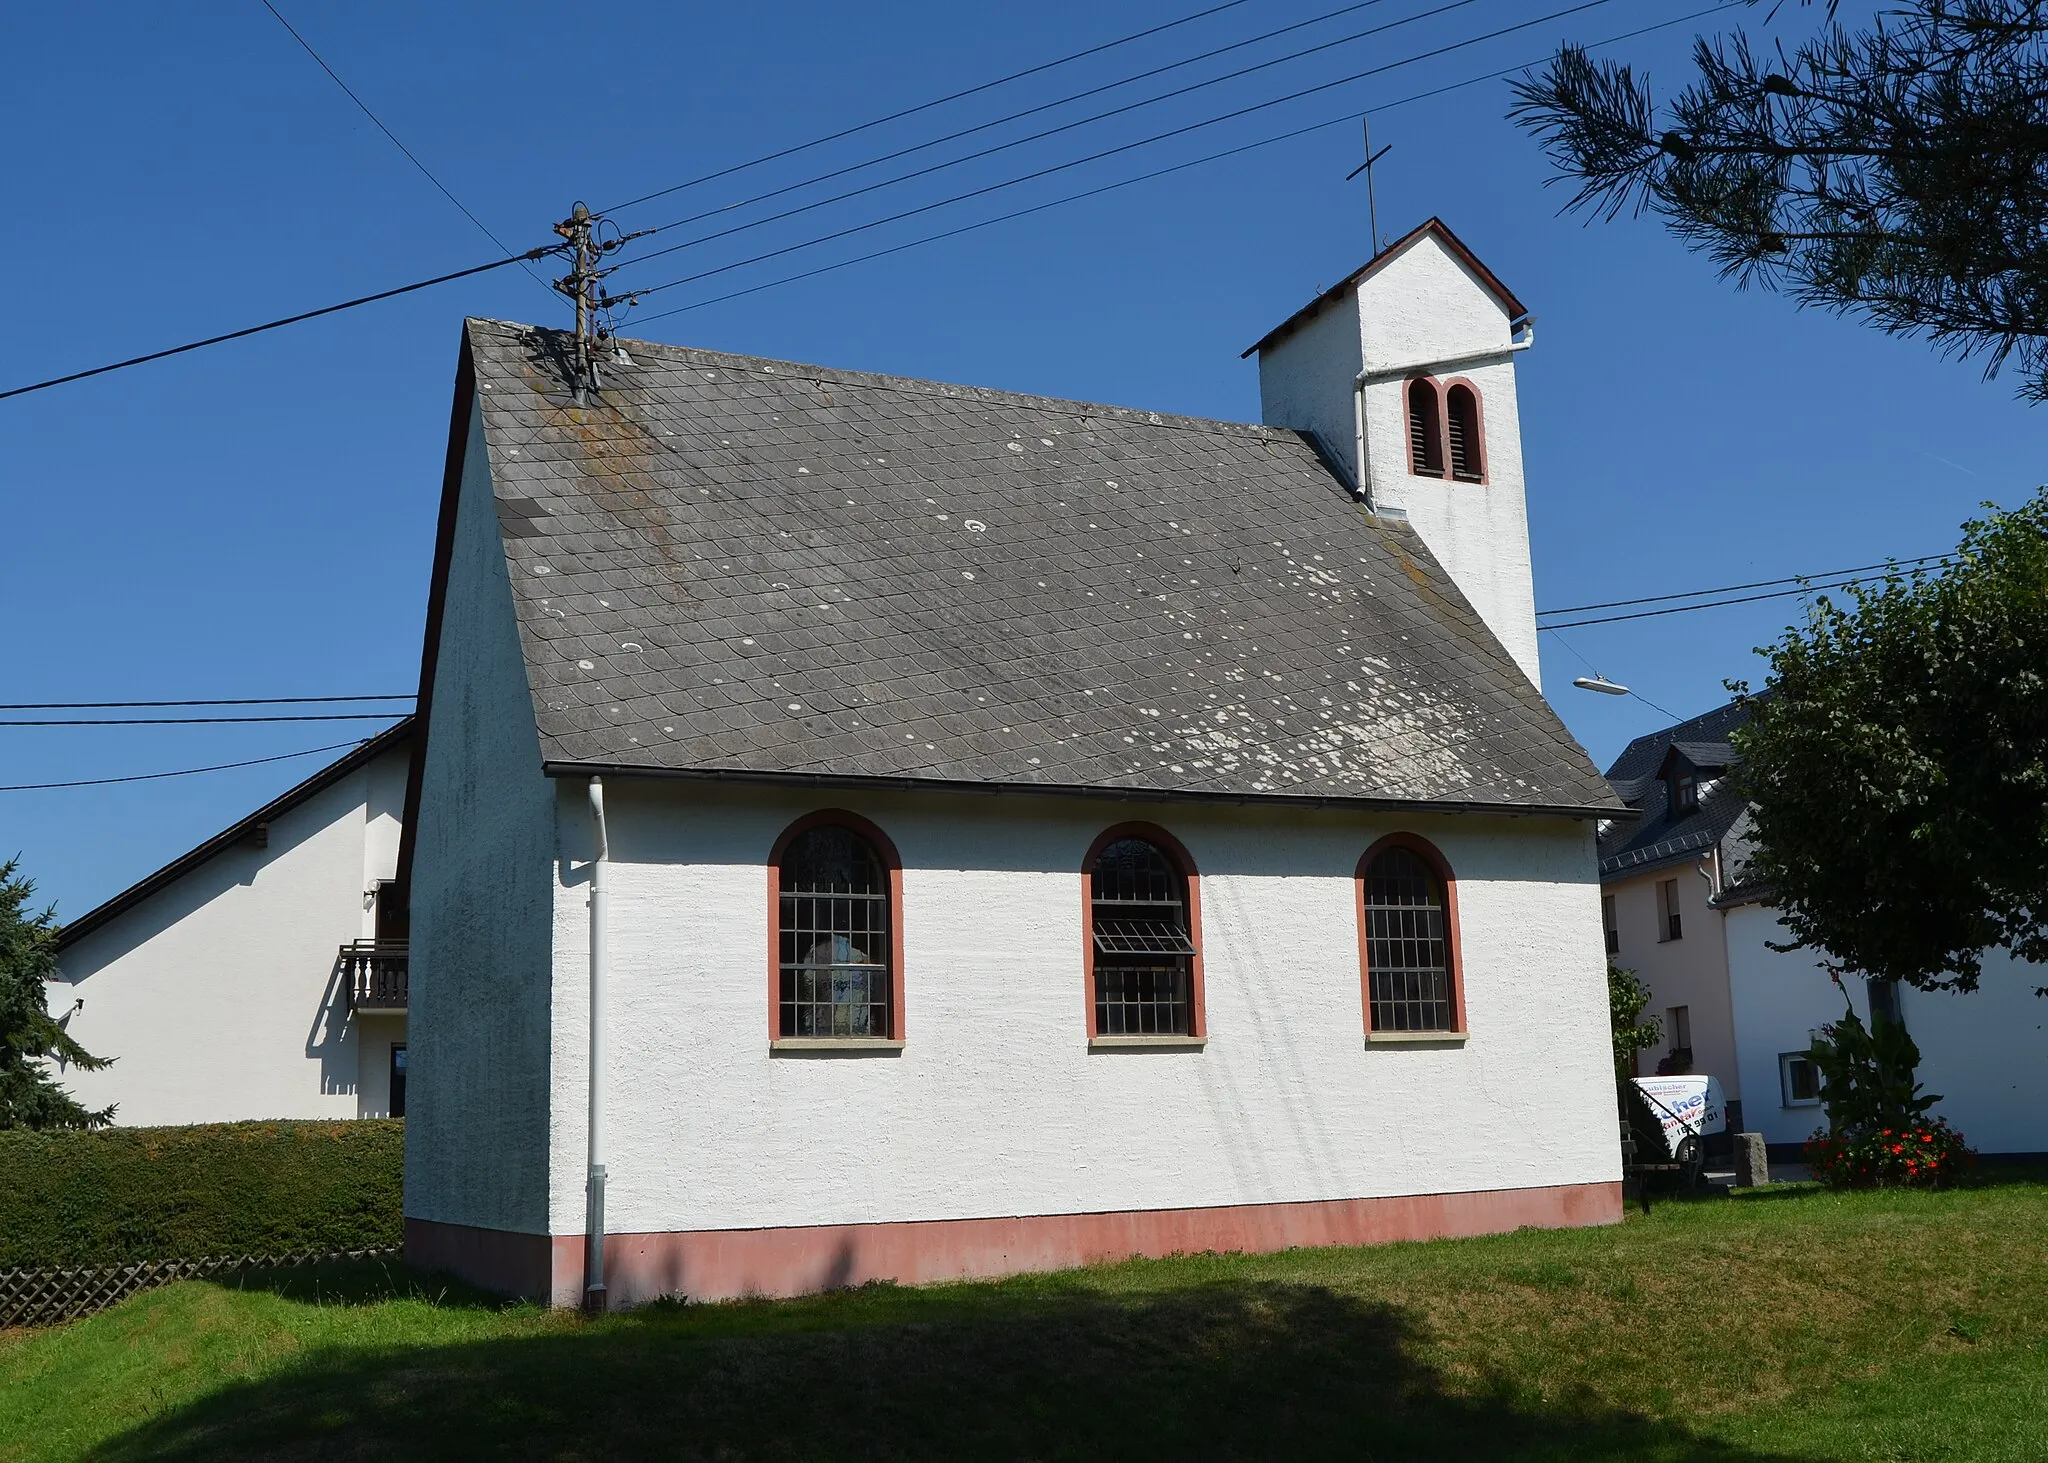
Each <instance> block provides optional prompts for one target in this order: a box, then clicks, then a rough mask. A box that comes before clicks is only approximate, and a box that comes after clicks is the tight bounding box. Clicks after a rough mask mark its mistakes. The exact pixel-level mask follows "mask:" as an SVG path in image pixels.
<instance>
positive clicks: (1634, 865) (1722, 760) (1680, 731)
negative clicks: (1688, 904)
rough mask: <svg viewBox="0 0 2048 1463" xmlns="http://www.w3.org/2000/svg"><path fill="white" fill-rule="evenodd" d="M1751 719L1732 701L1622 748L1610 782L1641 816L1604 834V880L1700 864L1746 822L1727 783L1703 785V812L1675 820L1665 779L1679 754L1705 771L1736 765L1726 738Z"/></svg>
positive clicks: (1712, 781) (1737, 759) (1609, 773)
mask: <svg viewBox="0 0 2048 1463" xmlns="http://www.w3.org/2000/svg"><path fill="white" fill-rule="evenodd" d="M1748 719H1749V713H1748V712H1747V711H1746V710H1745V709H1744V708H1743V707H1742V705H1741V704H1740V703H1739V702H1733V701H1731V702H1729V703H1728V704H1727V705H1726V706H1717V707H1715V708H1714V709H1713V710H1712V711H1709V712H1705V713H1703V714H1701V715H1699V716H1695V717H1694V718H1692V720H1690V721H1682V722H1680V723H1678V725H1676V726H1670V727H1666V728H1664V730H1662V731H1657V732H1651V733H1650V734H1649V735H1647V736H1640V737H1637V738H1636V739H1635V740H1634V741H1632V742H1630V743H1629V744H1628V746H1627V747H1626V748H1624V749H1623V751H1622V754H1621V755H1620V756H1619V757H1617V758H1615V759H1614V765H1613V766H1612V767H1609V768H1608V769H1607V781H1608V784H1609V785H1610V786H1611V787H1613V789H1614V791H1615V794H1616V795H1617V796H1618V797H1619V798H1621V800H1622V801H1623V802H1625V803H1627V804H1628V805H1629V806H1630V807H1631V808H1634V809H1635V810H1636V811H1637V812H1638V813H1640V814H1641V815H1642V817H1641V818H1640V820H1639V821H1637V822H1634V823H1622V824H1616V825H1614V826H1612V827H1609V828H1608V829H1606V830H1605V831H1604V832H1603V833H1602V834H1601V837H1600V876H1601V877H1602V878H1603V879H1615V878H1634V877H1635V876H1636V875H1638V874H1644V873H1648V872H1649V871H1651V870H1652V869H1656V868H1661V867H1664V866H1665V865H1667V864H1676V863H1684V862H1689V861H1691V860H1693V859H1697V858H1698V857H1699V856H1700V855H1701V854H1702V853H1704V852H1706V851H1707V850H1708V849H1710V848H1712V847H1714V846H1715V845H1716V844H1717V843H1720V842H1721V840H1722V839H1723V838H1725V837H1726V836H1727V835H1728V834H1729V832H1730V831H1731V830H1733V829H1734V828H1735V827H1736V825H1737V823H1738V822H1741V821H1742V820H1743V818H1744V815H1745V814H1746V813H1747V812H1748V809H1749V805H1748V803H1746V802H1745V801H1744V800H1743V799H1742V798H1741V797H1740V796H1739V795H1738V794H1737V793H1736V791H1735V788H1734V786H1733V785H1732V784H1731V783H1730V782H1729V781H1728V780H1727V779H1726V778H1725V777H1722V778H1713V779H1709V780H1707V781H1706V782H1704V783H1702V784H1701V787H1700V800H1699V806H1698V807H1697V808H1695V809H1693V810H1692V811H1690V812H1687V813H1684V814H1680V815H1678V816H1675V817H1674V816H1673V814H1672V810H1671V800H1670V794H1669V791H1668V789H1667V785H1666V784H1665V782H1664V780H1663V778H1662V776H1661V774H1662V772H1663V770H1664V767H1665V764H1666V763H1667V762H1668V761H1669V760H1670V759H1671V756H1672V754H1673V753H1674V752H1675V753H1676V754H1678V755H1679V756H1682V757H1684V758H1685V759H1686V760H1687V761H1689V762H1691V763H1692V764H1693V766H1695V767H1697V768H1700V769H1701V770H1702V771H1713V770H1718V769H1721V768H1726V767H1733V766H1735V765H1736V764H1737V763H1739V762H1740V761H1741V760H1742V759H1741V757H1740V755H1739V754H1738V753H1737V752H1736V750H1735V748H1734V747H1733V746H1732V745H1730V743H1729V740H1728V737H1729V734H1730V733H1731V732H1733V731H1734V730H1735V728H1736V727H1738V726H1741V725H1742V724H1743V723H1744V722H1745V721H1747V720H1748Z"/></svg>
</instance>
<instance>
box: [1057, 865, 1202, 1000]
mask: <svg viewBox="0 0 2048 1463" xmlns="http://www.w3.org/2000/svg"><path fill="white" fill-rule="evenodd" d="M1085 867H1086V870H1087V880H1088V891H1087V892H1088V942H1089V952H1088V953H1089V986H1090V989H1089V1001H1090V1009H1091V1013H1092V1015H1093V1018H1094V1019H1093V1021H1092V1023H1091V1024H1092V1030H1091V1031H1090V1032H1089V1035H1090V1036H1091V1037H1098V1036H1111V1037H1114V1036H1188V1037H1194V1036H1200V1035H1201V1034H1202V1016H1201V991H1200V958H1201V956H1200V948H1199V946H1198V945H1197V943H1196V942H1197V939H1198V936H1199V929H1200V926H1199V924H1198V921H1197V916H1196V905H1195V899H1194V891H1193V887H1192V886H1193V875H1194V868H1193V865H1192V864H1191V863H1189V862H1188V859H1187V856H1186V853H1185V851H1184V850H1182V849H1181V848H1180V846H1179V845H1178V844H1177V843H1175V842H1173V840H1172V839H1171V838H1170V837H1168V836H1167V835H1166V834H1165V833H1164V832H1163V831H1161V830H1158V829H1154V828H1149V827H1142V826H1137V825H1124V826H1122V827H1118V828H1113V829H1111V830H1110V831H1109V832H1108V833H1105V834H1104V835H1103V836H1102V837H1101V838H1099V839H1097V840H1096V846H1095V848H1094V849H1093V850H1091V851H1090V855H1089V858H1088V862H1087V864H1086V866H1085Z"/></svg>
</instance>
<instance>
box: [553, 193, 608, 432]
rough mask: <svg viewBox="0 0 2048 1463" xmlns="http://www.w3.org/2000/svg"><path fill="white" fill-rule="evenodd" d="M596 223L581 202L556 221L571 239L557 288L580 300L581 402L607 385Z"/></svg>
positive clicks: (578, 384) (578, 356)
mask: <svg viewBox="0 0 2048 1463" xmlns="http://www.w3.org/2000/svg"><path fill="white" fill-rule="evenodd" d="M596 225H597V219H596V217H595V216H594V215H592V213H591V211H590V210H589V209H588V208H586V207H584V206H583V204H581V203H578V204H577V205H576V206H575V208H573V209H571V210H570V212H569V216H568V217H567V218H565V219H563V220H562V221H561V222H560V223H558V224H556V225H555V232H556V233H558V234H560V235H561V236H562V237H563V238H565V239H567V240H568V241H569V249H570V253H569V272H568V273H567V274H566V275H564V276H563V277H562V278H560V279H558V280H556V281H555V288H556V289H558V290H560V291H561V292H562V293H563V294H565V295H567V296H568V297H569V298H570V299H572V300H574V301H575V302H576V359H575V362H574V364H573V366H572V370H573V371H574V373H575V382H574V386H575V392H576V404H577V405H578V406H585V405H588V403H589V399H590V393H591V392H593V391H596V390H598V389H599V388H600V387H602V386H603V385H604V382H603V380H602V379H600V377H599V376H598V373H597V342H596V339H595V338H594V336H593V334H592V332H593V331H594V330H595V329H596V317H597V307H598V293H597V290H598V283H597V282H598V270H597V259H598V255H599V254H600V252H602V251H601V250H600V248H599V246H598V244H597V241H596V239H595V238H594V237H592V233H593V230H594V229H595V227H596Z"/></svg>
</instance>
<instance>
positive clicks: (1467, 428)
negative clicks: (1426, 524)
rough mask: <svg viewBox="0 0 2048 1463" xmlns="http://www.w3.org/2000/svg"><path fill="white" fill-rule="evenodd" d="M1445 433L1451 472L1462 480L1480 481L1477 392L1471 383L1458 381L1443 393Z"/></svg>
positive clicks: (1482, 467)
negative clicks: (1457, 383)
mask: <svg viewBox="0 0 2048 1463" xmlns="http://www.w3.org/2000/svg"><path fill="white" fill-rule="evenodd" d="M1444 435H1445V436H1446V437H1448V438H1449V439H1450V447H1451V476H1452V477H1454V478H1456V479H1457V480H1458V481H1459V482H1461V483H1476V482H1480V481H1482V480H1483V479H1484V478H1485V476H1486V468H1485V465H1484V463H1483V462H1482V461H1481V457H1480V446H1481V444H1480V441H1479V396H1478V394H1477V393H1476V392H1474V391H1473V389H1472V388H1471V387H1469V386H1466V385H1463V384H1460V385H1457V386H1453V387H1452V388H1451V389H1450V390H1449V391H1447V392H1445V393H1444Z"/></svg>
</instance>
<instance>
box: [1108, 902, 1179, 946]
mask: <svg viewBox="0 0 2048 1463" xmlns="http://www.w3.org/2000/svg"><path fill="white" fill-rule="evenodd" d="M1103 902H1105V903H1106V902H1107V901H1103ZM1095 948H1096V949H1097V950H1100V951H1101V952H1102V953H1103V954H1105V955H1192V954H1194V953H1195V943H1194V941H1192V940H1190V939H1189V938H1188V932H1187V931H1186V930H1184V929H1182V928H1181V927H1180V924H1179V922H1178V921H1176V920H1168V919H1129V918H1122V919H1113V918H1106V917H1104V916H1103V915H1102V914H1101V913H1099V912H1098V913H1097V914H1096V916H1095Z"/></svg>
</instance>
